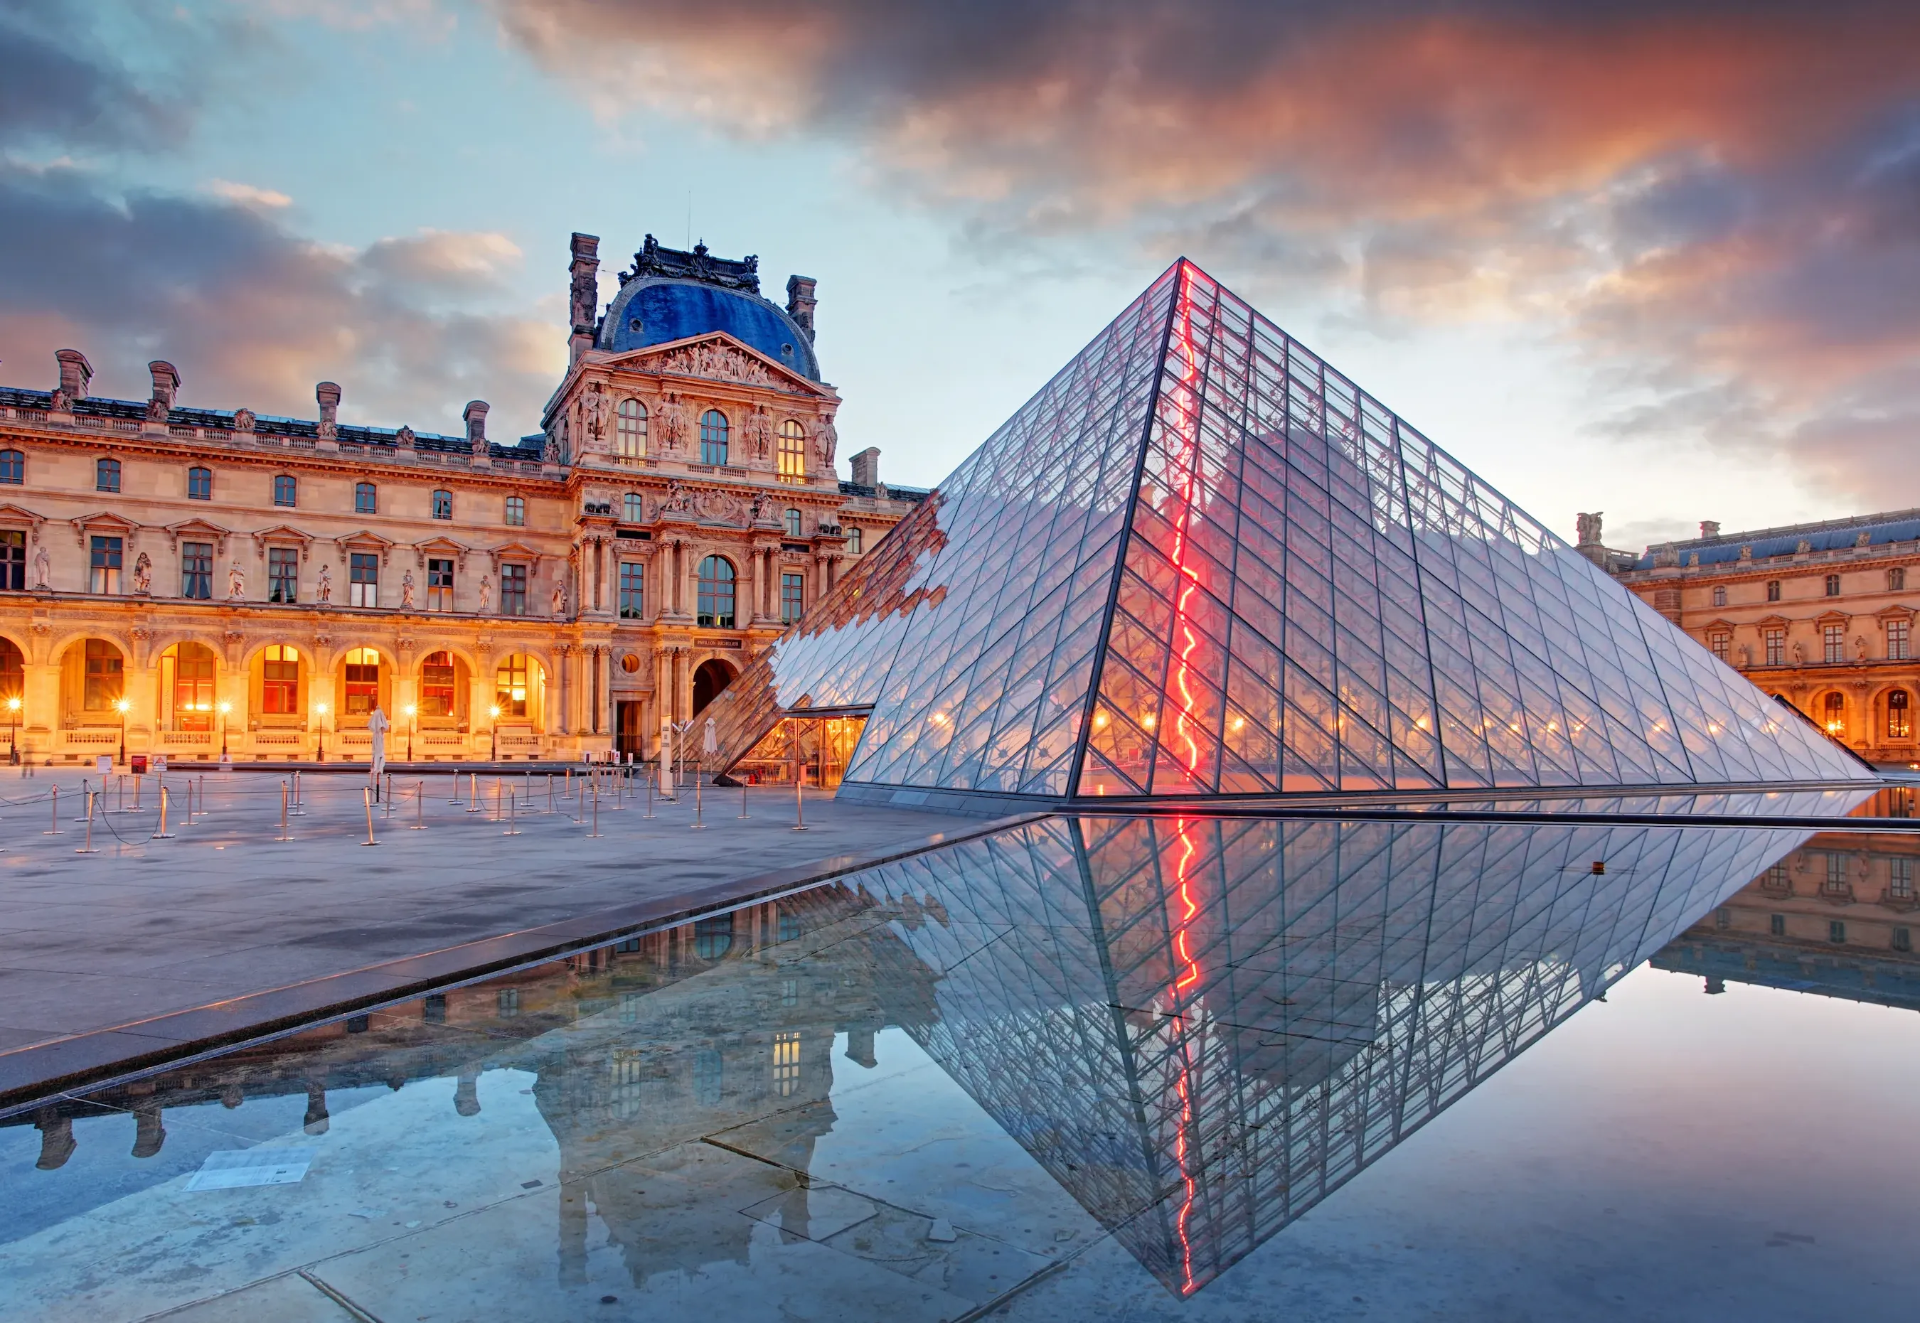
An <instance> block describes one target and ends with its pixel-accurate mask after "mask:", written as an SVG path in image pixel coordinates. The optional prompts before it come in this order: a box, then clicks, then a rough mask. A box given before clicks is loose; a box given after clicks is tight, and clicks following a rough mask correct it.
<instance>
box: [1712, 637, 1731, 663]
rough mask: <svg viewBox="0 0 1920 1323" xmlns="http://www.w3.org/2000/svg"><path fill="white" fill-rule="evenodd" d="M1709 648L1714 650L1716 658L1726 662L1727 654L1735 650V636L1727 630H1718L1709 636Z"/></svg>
mask: <svg viewBox="0 0 1920 1323" xmlns="http://www.w3.org/2000/svg"><path fill="white" fill-rule="evenodd" d="M1707 647H1708V648H1709V649H1711V650H1712V652H1713V655H1714V656H1716V657H1718V658H1719V659H1720V660H1721V661H1725V660H1727V653H1728V652H1729V651H1731V650H1732V648H1733V635H1731V634H1729V633H1727V632H1726V631H1725V630H1716V631H1715V632H1713V633H1711V634H1709V635H1707Z"/></svg>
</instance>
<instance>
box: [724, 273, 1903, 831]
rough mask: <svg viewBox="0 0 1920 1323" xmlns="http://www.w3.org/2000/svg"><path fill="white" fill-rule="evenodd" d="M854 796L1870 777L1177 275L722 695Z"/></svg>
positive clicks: (1205, 281) (1379, 416)
mask: <svg viewBox="0 0 1920 1323" xmlns="http://www.w3.org/2000/svg"><path fill="white" fill-rule="evenodd" d="M801 709H812V710H828V709H830V710H836V711H841V712H848V711H860V710H866V711H867V712H869V714H870V715H869V716H868V720H867V725H866V730H865V733H864V735H863V737H862V738H861V741H860V744H859V747H858V749H857V750H856V751H855V753H854V755H853V757H852V760H851V762H850V764H849V766H848V767H847V770H846V777H845V781H846V784H848V785H850V786H863V785H864V786H871V787H875V788H879V787H894V788H900V789H912V788H924V789H927V790H938V791H962V792H975V793H987V794H998V795H1022V796H1038V797H1044V798H1046V799H1050V800H1054V801H1060V800H1074V799H1080V800H1084V799H1092V798H1102V799H1105V800H1107V801H1108V802H1111V800H1112V799H1113V798H1114V797H1121V798H1147V797H1152V798H1162V797H1177V798H1194V797H1212V796H1221V795H1226V796H1255V797H1268V796H1275V795H1290V794H1308V793H1311V794H1322V795H1324V794H1351V793H1366V792H1376V793H1401V794H1404V793H1407V792H1436V791H1437V792H1460V791H1464V792H1474V791H1483V790H1489V789H1493V788H1497V787H1596V788H1606V789H1614V788H1619V787H1639V786H1649V787H1651V786H1704V785H1756V784H1761V785H1764V784H1778V783H1783V782H1834V781H1855V782H1858V781H1868V780H1871V779H1872V772H1871V770H1870V769H1869V768H1867V767H1866V766H1865V765H1864V764H1862V763H1860V762H1859V761H1858V760H1856V759H1854V758H1853V757H1852V756H1851V755H1850V754H1848V753H1847V752H1845V751H1844V750H1842V749H1841V748H1839V747H1838V746H1836V745H1834V744H1833V743H1832V742H1830V741H1829V740H1828V739H1827V738H1826V737H1825V736H1824V735H1822V734H1821V733H1820V732H1819V731H1818V730H1817V729H1815V728H1814V727H1812V726H1811V724H1810V723H1807V722H1805V721H1802V720H1800V719H1798V718H1797V717H1796V716H1795V715H1794V714H1793V713H1791V712H1789V711H1787V710H1785V709H1783V708H1782V707H1780V706H1779V705H1778V704H1777V703H1775V702H1773V701H1772V700H1770V699H1768V698H1767V697H1766V696H1765V695H1763V694H1761V693H1760V692H1759V691H1758V690H1757V689H1755V688H1753V686H1751V685H1750V684H1748V683H1747V682H1746V681H1745V680H1743V679H1742V678H1741V677H1740V676H1739V675H1738V674H1737V673H1735V672H1734V671H1733V670H1731V669H1730V668H1728V667H1727V666H1726V665H1724V664H1723V663H1721V662H1719V661H1718V660H1716V659H1715V658H1714V657H1712V656H1711V655H1710V654H1709V653H1707V652H1706V651H1705V649H1703V648H1701V647H1700V646H1699V645H1698V644H1697V643H1695V642H1694V641H1693V640H1691V639H1689V638H1688V637H1687V636H1686V635H1685V634H1684V633H1682V632H1681V631H1680V630H1678V629H1677V628H1675V627H1674V626H1673V625H1671V624H1669V623H1668V622H1667V621H1666V620H1665V619H1664V618H1662V617H1661V616H1659V615H1657V614H1656V613H1654V612H1653V611H1652V610H1650V609H1649V608H1647V607H1646V606H1645V605H1643V604H1642V603H1641V602H1639V601H1638V600H1637V599H1635V598H1634V597H1633V596H1632V595H1631V594H1629V593H1627V592H1626V591H1625V590H1623V589H1622V588H1620V587H1619V586H1618V585H1617V584H1615V583H1613V582H1612V581H1611V580H1610V579H1609V578H1608V577H1607V575H1606V574H1605V573H1603V572H1602V571H1601V570H1599V569H1598V568H1597V567H1595V566H1594V565H1593V564H1591V563H1590V562H1589V561H1587V560H1586V559H1585V558H1584V557H1582V556H1580V555H1578V554H1577V553H1575V552H1574V551H1573V549H1572V548H1570V547H1569V546H1567V545H1566V544H1565V543H1564V542H1562V541H1561V540H1560V539H1559V538H1557V537H1555V536H1554V535H1553V534H1552V533H1551V532H1549V531H1548V530H1547V529H1546V528H1545V527H1543V526H1542V525H1540V524H1539V523H1537V522H1535V521H1534V520H1533V519H1531V518H1530V517H1528V516H1527V515H1526V514H1525V513H1523V512H1522V511H1520V510H1518V509H1516V508H1515V507H1514V506H1513V504H1512V503H1511V502H1509V501H1508V500H1507V499H1506V498H1505V497H1503V496H1501V495H1500V494H1499V493H1498V492H1496V491H1494V490H1493V489H1492V488H1491V487H1489V486H1488V485H1487V484H1486V483H1485V482H1483V481H1482V480H1481V479H1480V478H1478V477H1476V476H1475V475H1474V474H1473V473H1471V472H1469V471H1468V470H1467V469H1466V468H1465V467H1463V466H1462V465H1461V464H1459V463H1458V462H1457V461H1456V460H1454V459H1453V458H1452V457H1451V456H1450V455H1448V454H1447V453H1446V452H1445V451H1443V450H1441V449H1440V448H1439V447H1437V446H1435V445H1433V444H1432V443H1431V442H1430V441H1428V440H1427V439H1426V438H1425V437H1423V436H1422V435H1420V433H1418V432H1417V431H1415V430H1414V429H1413V428H1412V427H1410V426H1408V425H1407V424H1406V423H1405V422H1403V421H1402V420H1401V419H1400V418H1398V417H1397V416H1396V415H1394V414H1393V413H1392V412H1391V411H1389V410H1388V409H1386V408H1385V407H1383V406H1382V405H1380V404H1379V403H1378V402H1376V401H1375V400H1373V399H1372V398H1371V397H1369V396H1368V395H1367V394H1366V393H1365V392H1363V391H1361V390H1360V389H1359V388H1358V387H1356V386H1355V385H1354V384H1353V383H1352V382H1350V381H1348V380H1347V379H1346V378H1345V377H1343V376H1341V375H1340V374H1339V373H1338V372H1336V371H1334V370H1333V369H1332V368H1330V367H1328V366H1327V364H1326V363H1325V362H1323V361H1322V360H1321V359H1319V358H1318V357H1316V356H1315V355H1313V354H1312V353H1310V352H1308V351H1307V350H1306V349H1305V348H1303V347H1302V346H1301V345H1300V344H1299V343H1298V342H1297V341H1295V340H1293V339H1292V338H1291V337H1289V336H1288V335H1287V334H1286V333H1285V332H1283V331H1281V330H1280V329H1279V328H1278V327H1276V326H1274V325H1273V324H1272V323H1271V322H1269V321H1267V320H1266V319H1265V318H1263V317H1261V316H1260V315H1259V314H1258V313H1256V312H1255V311H1254V310H1253V309H1252V308H1251V307H1249V306H1248V305H1247V304H1246V303H1244V302H1243V301H1241V300H1240V299H1238V298H1236V297H1235V296H1234V295H1233V294H1231V293H1230V292H1228V291H1227V290H1225V289H1223V288H1222V287H1221V286H1220V285H1219V284H1217V283H1216V282H1215V281H1213V280H1212V279H1211V278H1209V277H1208V276H1207V275H1206V274H1205V273H1204V272H1202V271H1201V270H1200V269H1199V268H1198V267H1195V266H1194V265H1193V264H1192V263H1190V262H1188V261H1186V260H1184V259H1182V260H1181V261H1179V262H1176V263H1175V264H1174V265H1173V266H1172V267H1171V268H1169V269H1168V270H1167V271H1166V272H1165V273H1164V274H1163V275H1162V276H1161V277H1160V278H1159V279H1158V280H1156V281H1154V283H1153V284H1152V285H1151V286H1150V287H1149V288H1148V289H1147V291H1146V292H1145V293H1143V294H1142V295H1141V296H1140V297H1139V298H1138V299H1136V300H1135V301H1134V302H1133V304H1132V305H1131V306H1129V307H1128V308H1127V309H1126V310H1125V311H1124V312H1122V313H1121V314H1120V316H1119V317H1118V318H1117V319H1115V321H1114V322H1113V323H1112V324H1111V325H1110V326H1108V327H1107V328H1106V329H1105V330H1104V331H1102V332H1101V333H1100V335H1099V336H1097V337H1096V338H1095V339H1094V341H1093V343H1091V344H1090V345H1088V346H1087V347H1086V349H1084V350H1082V351H1081V353H1080V354H1079V355H1078V356H1077V357H1075V358H1074V359H1073V361H1072V362H1070V363H1069V364H1067V366H1066V367H1065V368H1063V369H1062V370H1061V371H1060V372H1059V373H1058V374H1057V375H1056V376H1055V377H1054V379H1053V380H1052V381H1050V382H1049V383H1048V384H1047V385H1046V386H1045V388H1043V389H1042V390H1041V391H1040V393H1039V394H1037V395H1036V396H1034V398H1033V399H1032V400H1030V401H1029V402H1028V403H1027V404H1026V405H1025V406H1024V407H1022V408H1021V409H1020V411H1019V412H1018V413H1016V414H1015V415H1014V416H1013V417H1012V418H1011V419H1009V420H1008V421H1007V422H1006V423H1005V424H1004V425H1002V426H1001V427H1000V429H999V430H998V431H997V432H995V433H994V434H993V436H991V437H990V438H988V440H987V442H986V443H985V444H984V445H982V446H981V447H980V448H979V449H978V450H977V451H975V452H974V453H973V455H971V456H970V457H969V458H968V459H967V461H966V462H965V463H963V464H962V465H961V466H960V468H959V469H958V470H956V471H955V472H954V474H953V475H952V477H950V478H949V479H948V480H947V481H946V482H945V483H943V484H941V486H940V489H939V491H938V492H937V493H936V494H935V495H934V496H933V497H931V498H929V499H928V500H927V501H926V502H925V503H924V504H923V505H922V507H921V508H920V509H919V510H917V511H916V512H915V513H914V514H913V515H912V516H910V517H909V518H908V519H907V520H906V521H904V522H903V523H902V524H901V525H900V526H899V527H898V528H896V529H895V530H894V531H893V533H891V534H890V535H889V536H888V537H887V538H886V539H885V540H884V541H882V543H881V544H880V545H879V546H878V547H877V548H876V549H875V550H874V551H873V552H872V553H871V554H869V555H868V556H866V557H864V558H862V560H861V562H860V563H859V564H858V566H857V567H856V568H855V569H854V570H853V571H852V572H851V573H849V574H848V575H847V576H846V577H845V578H844V579H842V581H841V582H840V584H839V585H838V586H837V587H836V589H835V590H834V591H833V592H832V593H830V594H828V595H827V597H825V598H824V599H823V600H822V601H821V602H820V603H819V604H818V605H816V606H815V608H814V609H813V611H811V612H810V613H809V614H808V616H807V618H806V619H804V620H802V621H801V622H800V623H799V624H798V625H796V626H794V627H793V628H792V629H791V630H789V631H788V633H787V634H786V635H785V636H783V637H782V638H781V639H780V640H779V641H778V642H777V643H776V644H775V645H774V646H773V647H772V648H771V649H769V651H768V652H767V653H766V654H764V655H763V656H762V657H761V658H760V659H759V660H758V661H757V662H756V663H755V664H754V666H752V667H750V668H749V670H748V671H747V673H746V674H744V675H742V676H741V678H740V679H739V680H737V681H735V683H734V684H733V685H732V686H731V687H730V688H729V689H728V690H727V692H726V693H724V694H723V695H722V696H721V698H720V699H719V700H718V702H717V704H716V707H715V710H714V715H715V716H717V717H719V718H720V721H719V725H720V730H721V736H722V748H723V751H724V752H725V754H726V755H727V756H726V757H725V758H724V759H723V761H725V762H731V761H732V760H734V759H737V758H739V757H740V756H741V755H743V754H745V753H746V752H747V750H748V749H750V748H751V747H752V746H753V744H754V743H755V742H756V741H757V740H759V739H760V738H761V737H762V736H763V735H764V734H765V733H766V732H767V730H768V729H769V728H770V727H771V726H772V725H773V723H774V722H775V721H776V720H777V719H778V717H779V716H780V715H781V714H782V713H785V712H790V711H795V710H801Z"/></svg>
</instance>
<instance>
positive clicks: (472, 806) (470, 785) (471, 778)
mask: <svg viewBox="0 0 1920 1323" xmlns="http://www.w3.org/2000/svg"><path fill="white" fill-rule="evenodd" d="M486 811H487V810H486V807H485V806H484V805H482V804H481V803H480V773H478V772H468V773H467V812H469V813H485V812H486Z"/></svg>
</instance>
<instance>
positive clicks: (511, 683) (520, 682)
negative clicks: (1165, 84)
mask: <svg viewBox="0 0 1920 1323" xmlns="http://www.w3.org/2000/svg"><path fill="white" fill-rule="evenodd" d="M527 691H528V685H527V658H526V654H524V653H518V652H516V653H515V654H514V655H513V656H511V657H509V658H507V659H506V660H505V661H503V662H501V663H500V669H499V670H498V671H497V672H495V673H494V677H493V705H494V706H495V707H497V708H499V709H500V715H501V716H503V717H507V718H509V719H510V720H515V721H524V720H526V717H527Z"/></svg>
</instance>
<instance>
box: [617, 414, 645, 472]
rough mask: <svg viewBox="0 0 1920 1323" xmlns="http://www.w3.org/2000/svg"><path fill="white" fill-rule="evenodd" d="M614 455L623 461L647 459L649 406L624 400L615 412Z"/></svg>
mask: <svg viewBox="0 0 1920 1323" xmlns="http://www.w3.org/2000/svg"><path fill="white" fill-rule="evenodd" d="M613 453H614V454H615V455H617V456H618V457H619V458H621V459H645V458H646V455H647V406H646V405H644V404H642V403H640V401H638V400H622V401H620V408H619V409H618V410H617V411H616V412H615V415H614V424H613Z"/></svg>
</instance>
